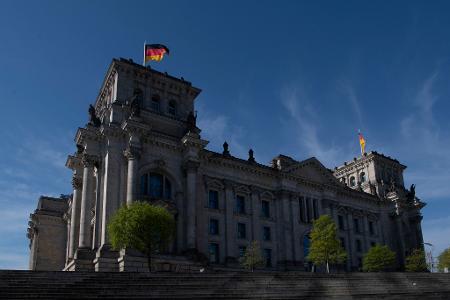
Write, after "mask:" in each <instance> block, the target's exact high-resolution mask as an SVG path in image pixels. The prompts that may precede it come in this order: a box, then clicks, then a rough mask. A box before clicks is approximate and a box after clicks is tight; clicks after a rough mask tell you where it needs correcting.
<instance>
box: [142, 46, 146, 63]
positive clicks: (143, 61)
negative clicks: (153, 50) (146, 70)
mask: <svg viewBox="0 0 450 300" xmlns="http://www.w3.org/2000/svg"><path fill="white" fill-rule="evenodd" d="M145 44H147V41H144V59H143V60H142V65H143V66H144V67H145Z"/></svg>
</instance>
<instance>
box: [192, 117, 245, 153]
mask: <svg viewBox="0 0 450 300" xmlns="http://www.w3.org/2000/svg"><path fill="white" fill-rule="evenodd" d="M200 109H201V110H202V113H201V114H199V116H200V117H199V120H198V127H199V128H201V129H202V132H201V135H202V138H204V139H206V140H208V141H209V145H208V148H210V149H213V150H215V151H218V152H221V151H222V145H223V143H224V142H225V141H226V142H227V143H228V144H229V147H230V152H231V154H232V155H233V156H236V157H245V155H246V152H247V150H246V149H245V147H244V145H243V142H242V140H243V138H244V136H245V131H244V130H243V128H242V127H241V126H239V125H236V124H232V123H231V122H230V121H229V118H228V117H227V116H225V115H220V114H214V113H212V112H210V111H208V110H205V109H202V108H200Z"/></svg>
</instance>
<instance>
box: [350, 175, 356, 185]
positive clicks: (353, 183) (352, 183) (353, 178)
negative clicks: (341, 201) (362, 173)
mask: <svg viewBox="0 0 450 300" xmlns="http://www.w3.org/2000/svg"><path fill="white" fill-rule="evenodd" d="M355 185H356V181H355V176H352V177H350V186H355Z"/></svg>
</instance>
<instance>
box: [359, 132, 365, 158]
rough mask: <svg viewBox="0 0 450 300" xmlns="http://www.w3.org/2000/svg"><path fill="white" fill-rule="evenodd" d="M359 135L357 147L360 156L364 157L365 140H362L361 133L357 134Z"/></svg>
mask: <svg viewBox="0 0 450 300" xmlns="http://www.w3.org/2000/svg"><path fill="white" fill-rule="evenodd" d="M358 135H359V145H360V146H361V155H364V153H366V140H365V139H364V137H363V135H362V134H361V132H358Z"/></svg>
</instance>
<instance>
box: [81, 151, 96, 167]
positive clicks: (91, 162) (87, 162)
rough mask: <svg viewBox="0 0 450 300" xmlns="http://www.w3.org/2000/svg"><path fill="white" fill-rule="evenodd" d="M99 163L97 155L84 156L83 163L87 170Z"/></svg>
mask: <svg viewBox="0 0 450 300" xmlns="http://www.w3.org/2000/svg"><path fill="white" fill-rule="evenodd" d="M98 161H99V157H98V156H97V155H91V154H83V158H82V162H83V165H84V167H85V168H91V167H94V166H95V165H96V164H97V163H98Z"/></svg>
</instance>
